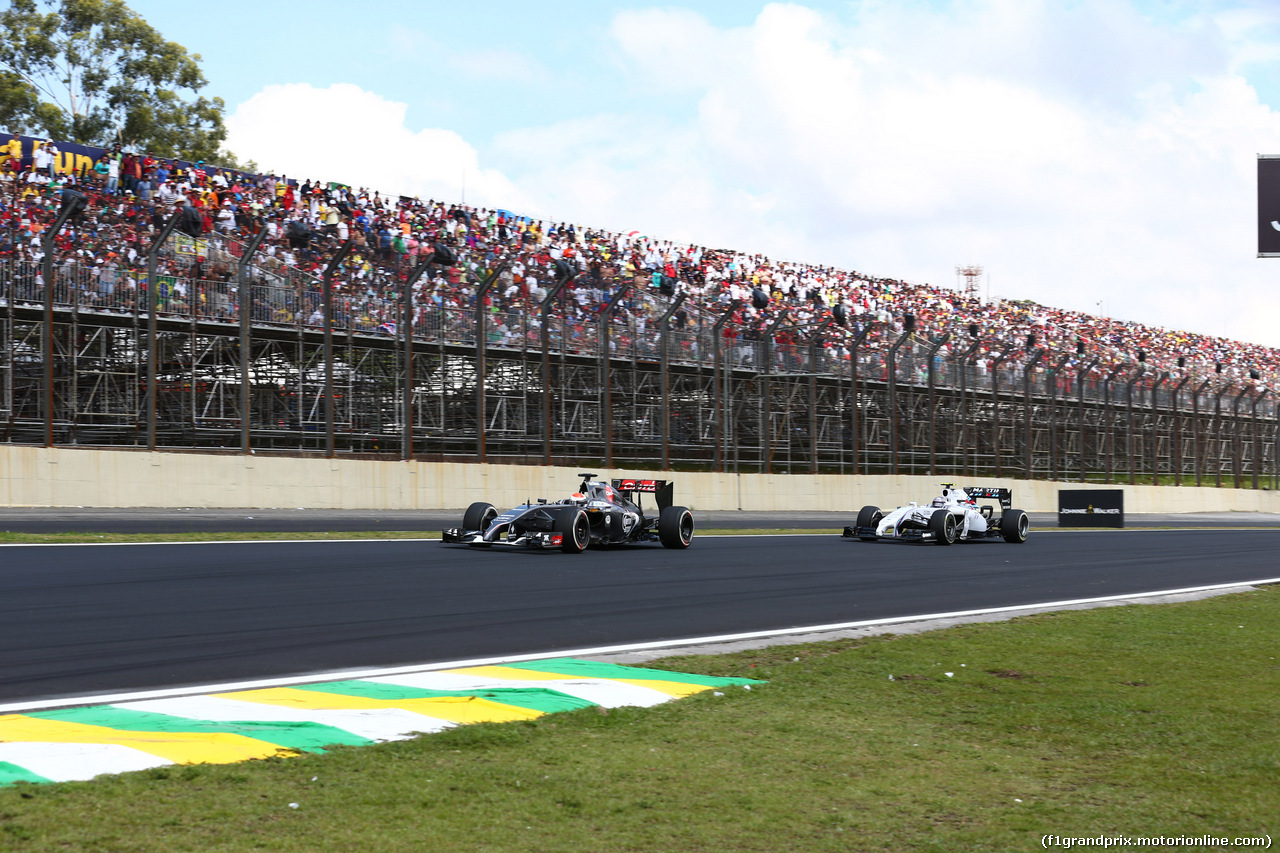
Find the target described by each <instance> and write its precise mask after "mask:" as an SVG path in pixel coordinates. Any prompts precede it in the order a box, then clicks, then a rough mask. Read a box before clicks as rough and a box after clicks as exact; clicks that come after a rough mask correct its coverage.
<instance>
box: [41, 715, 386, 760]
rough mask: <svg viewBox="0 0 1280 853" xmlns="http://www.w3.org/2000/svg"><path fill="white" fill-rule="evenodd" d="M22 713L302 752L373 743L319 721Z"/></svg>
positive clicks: (70, 721) (124, 728)
mask: <svg viewBox="0 0 1280 853" xmlns="http://www.w3.org/2000/svg"><path fill="white" fill-rule="evenodd" d="M24 716H28V717H39V718H40V719H44V720H57V721H58V722H63V723H79V724H81V725H85V726H100V727H102V728H104V729H114V730H116V731H125V732H191V733H206V732H207V733H211V734H234V735H243V736H244V737H248V738H253V739H254V740H260V741H262V742H264V743H270V744H275V745H276V746H280V747H284V748H285V749H296V750H300V751H302V752H323V749H322V747H326V746H330V745H332V744H344V745H349V746H364V745H366V744H371V743H374V741H372V740H369V739H368V738H363V737H360V736H359V735H353V734H352V733H351V732H348V731H343V730H342V729H339V728H334V727H333V726H326V725H323V724H321V723H306V722H292V721H279V720H261V721H258V720H238V721H235V722H213V721H210V720H194V719H191V718H189V717H174V716H170V715H169V714H154V713H151V712H150V711H133V710H129V709H125V708H116V707H113V706H111V705H96V706H93V707H89V708H60V709H57V710H54V711H33V712H32V713H30V714H26V715H24Z"/></svg>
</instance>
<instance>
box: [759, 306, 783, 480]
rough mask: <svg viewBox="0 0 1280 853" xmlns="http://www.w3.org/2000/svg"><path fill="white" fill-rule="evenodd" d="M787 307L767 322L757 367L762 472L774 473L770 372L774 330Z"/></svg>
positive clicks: (781, 319) (780, 322)
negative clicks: (759, 388)
mask: <svg viewBox="0 0 1280 853" xmlns="http://www.w3.org/2000/svg"><path fill="white" fill-rule="evenodd" d="M786 316H787V309H786V308H783V309H782V310H781V311H779V312H778V313H777V315H776V316H775V317H774V318H773V321H772V322H769V323H766V324H765V326H764V329H763V334H762V335H761V336H760V349H761V352H760V364H759V365H758V367H757V370H758V373H759V376H760V385H761V390H760V442H761V445H760V473H762V474H772V473H773V422H772V421H771V420H770V418H769V398H770V388H769V373H770V371H771V370H772V369H773V336H774V330H775V329H777V328H778V326H780V325H781V324H782V321H783V320H785V319H786Z"/></svg>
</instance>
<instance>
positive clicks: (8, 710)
mask: <svg viewBox="0 0 1280 853" xmlns="http://www.w3.org/2000/svg"><path fill="white" fill-rule="evenodd" d="M1264 584H1280V577H1275V578H1259V579H1257V580H1247V581H1235V582H1233V583H1220V584H1210V585H1208V586H1187V587H1181V588H1179V589H1161V590H1153V591H1150V592H1132V593H1126V594H1123V595H1103V596H1098V597H1096V598H1069V599H1065V600H1063V601H1045V602H1039V603H1033V604H1014V605H1009V606H1006V607H983V608H979V609H977V610H953V611H950V612H947V613H924V614H920V615H917V616H894V617H890V618H888V619H866V620H862V621H859V622H836V623H832V624H829V625H806V626H805V627H803V628H780V629H775V630H771V631H747V632H744V633H741V634H717V635H714V636H710V637H688V638H685V639H680V640H658V641H656V642H649V643H628V644H625V645H618V646H596V647H594V648H585V649H565V650H563V651H546V652H538V653H536V654H525V655H505V656H502V657H489V658H472V659H469V660H455V661H446V662H443V663H431V664H415V665H412V666H398V667H387V668H382V669H353V670H341V671H337V672H320V673H313V674H311V675H294V676H289V677H285V678H266V679H259V680H257V681H235V682H227V683H222V684H206V685H202V686H199V687H179V688H170V689H165V690H143V691H138V692H133V693H104V694H100V695H96V696H92V695H91V696H77V697H73V698H66V699H46V700H43V701H39V700H37V701H34V702H14V703H10V704H7V705H0V714H20V713H23V712H24V711H36V710H44V709H47V708H69V707H74V706H77V705H114V704H118V703H120V702H140V701H143V700H147V699H168V698H172V697H176V696H196V695H203V694H207V693H231V692H234V691H236V690H258V689H261V688H264V687H283V686H288V685H293V684H315V683H319V682H324V681H344V680H348V679H362V678H385V677H387V676H393V675H405V674H409V673H415V672H434V671H437V670H442V669H461V668H464V667H472V666H498V665H501V664H504V663H517V662H520V661H530V660H554V659H556V658H576V657H589V656H592V655H605V654H617V653H619V652H638V651H646V650H649V649H666V648H676V647H678V646H700V645H706V644H710V643H729V642H736V641H738V640H755V639H760V638H763V637H787V636H791V635H794V634H813V633H818V632H822V631H843V630H848V629H852V628H871V627H875V626H878V625H901V624H903V623H904V622H924V621H927V620H933V619H958V618H963V617H966V616H983V615H987V614H991V613H1013V612H1016V611H1019V610H1052V609H1056V608H1064V607H1075V606H1078V605H1081V604H1102V603H1104V602H1107V601H1127V600H1132V599H1139V598H1155V597H1158V596H1162V595H1183V594H1187V593H1193V592H1213V591H1216V590H1223V589H1240V588H1244V587H1250V586H1260V585H1264Z"/></svg>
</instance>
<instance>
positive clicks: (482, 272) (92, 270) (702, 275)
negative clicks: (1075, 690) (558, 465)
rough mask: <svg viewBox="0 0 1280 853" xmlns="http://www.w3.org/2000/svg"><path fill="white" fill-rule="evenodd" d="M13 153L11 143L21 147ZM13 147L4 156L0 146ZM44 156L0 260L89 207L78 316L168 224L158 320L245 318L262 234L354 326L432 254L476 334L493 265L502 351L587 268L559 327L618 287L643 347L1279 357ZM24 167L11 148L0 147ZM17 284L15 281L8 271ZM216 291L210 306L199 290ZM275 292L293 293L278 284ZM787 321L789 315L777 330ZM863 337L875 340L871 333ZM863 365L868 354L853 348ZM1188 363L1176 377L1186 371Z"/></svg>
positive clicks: (162, 165) (852, 277)
mask: <svg viewBox="0 0 1280 853" xmlns="http://www.w3.org/2000/svg"><path fill="white" fill-rule="evenodd" d="M15 139H16V137H15ZM11 145H12V143H11ZM51 148H53V144H52V143H47V144H46V145H44V146H40V147H39V148H38V149H37V150H36V151H35V152H33V153H32V155H31V156H30V157H28V158H27V159H26V160H25V161H23V160H21V159H20V158H19V157H15V156H13V155H12V153H10V156H8V157H7V159H6V161H5V164H4V169H3V170H2V171H0V179H2V180H3V185H2V186H0V257H2V258H3V259H6V260H9V261H12V262H14V264H13V269H15V270H29V271H30V273H29V280H30V281H31V282H35V284H34V286H33V287H29V288H28V290H31V291H32V292H34V291H35V290H38V289H39V287H40V286H42V281H41V280H40V273H39V269H40V263H41V261H42V260H43V247H42V240H41V234H42V232H43V230H44V229H45V228H46V227H48V226H49V225H50V224H51V223H52V221H53V220H54V218H55V216H56V215H57V212H58V209H59V207H60V205H61V204H62V203H63V201H64V200H65V199H66V198H67V194H68V191H70V192H73V193H80V194H83V196H84V197H85V199H86V200H87V207H86V209H85V210H84V212H83V213H82V214H80V215H78V216H77V217H76V219H75V220H74V221H73V222H71V223H70V224H69V226H68V227H66V228H64V230H63V231H62V232H61V233H60V234H59V235H57V238H56V241H55V249H54V251H55V261H56V266H57V268H58V270H59V271H60V274H62V275H64V276H66V277H68V278H73V277H76V276H78V279H77V280H78V281H80V282H81V284H80V285H78V287H79V288H80V289H81V290H82V292H83V293H84V294H86V300H87V303H86V304H87V305H88V307H100V308H106V309H110V308H122V309H129V308H131V307H133V306H135V305H136V304H137V303H136V300H137V299H138V294H140V293H141V292H143V290H144V289H145V286H146V285H145V281H146V278H145V266H146V252H147V249H148V247H149V246H150V245H151V240H152V237H153V236H154V235H155V234H156V233H157V232H158V230H159V229H160V228H161V227H163V225H164V223H165V222H166V221H167V219H168V218H169V217H170V216H172V215H173V214H174V213H175V212H181V213H182V218H181V220H180V224H179V230H181V231H183V232H184V233H185V235H186V237H187V238H188V240H189V241H190V242H189V243H188V244H187V251H186V252H176V253H168V254H166V255H165V257H164V259H163V261H162V264H161V268H160V274H161V276H163V280H164V282H165V285H164V289H163V291H162V294H163V296H164V299H165V303H164V304H165V307H166V309H167V310H170V311H173V312H178V313H180V312H182V311H183V310H190V311H194V310H197V308H198V309H199V310H201V311H203V312H206V313H214V314H217V313H221V314H224V315H225V316H227V317H228V318H231V317H234V316H235V312H236V311H237V310H238V299H239V297H238V293H237V289H236V287H235V281H234V279H235V259H236V257H237V256H238V253H239V251H240V247H241V246H242V245H243V244H244V243H245V242H247V241H248V240H249V239H250V238H251V237H252V236H253V235H255V234H256V233H257V232H258V231H260V230H261V229H265V230H266V232H267V233H266V237H265V239H264V242H263V246H262V249H261V251H260V255H259V256H255V257H256V258H257V260H256V261H255V265H254V268H253V273H254V275H255V277H256V280H257V281H259V282H260V283H262V282H268V281H271V282H288V283H289V284H288V287H295V286H299V283H302V284H301V285H300V286H301V287H302V288H303V289H304V290H307V289H309V292H313V293H315V292H318V277H319V276H320V275H321V273H322V272H323V271H324V269H325V267H326V265H327V264H328V263H329V260H330V259H331V258H332V257H333V255H334V252H335V251H336V250H337V248H338V247H339V246H340V245H342V244H343V243H345V242H346V241H347V240H348V239H350V240H351V242H352V243H353V251H352V253H351V254H350V256H349V257H348V258H347V260H346V261H345V262H344V263H343V264H342V265H341V267H340V268H339V270H338V272H337V275H336V277H335V296H336V297H337V298H338V299H339V300H340V302H341V304H342V305H343V306H344V308H343V311H344V317H346V318H347V319H348V320H349V321H350V319H351V318H353V317H356V316H358V317H359V318H360V323H359V327H360V328H362V329H369V330H379V329H380V330H382V331H383V332H384V333H394V330H395V328H396V322H397V320H398V319H399V317H400V314H399V312H400V308H399V305H400V297H401V294H402V293H403V290H404V288H405V286H406V281H407V278H408V276H409V274H410V271H411V270H413V269H414V268H415V267H416V266H417V265H418V263H419V261H421V260H424V259H426V258H428V257H432V256H433V253H435V252H436V250H437V247H445V249H446V250H447V253H442V254H441V255H440V257H445V256H446V254H447V256H449V257H450V259H451V261H452V263H451V264H448V265H443V264H437V265H433V267H432V268H431V274H430V275H427V276H423V277H422V278H420V279H419V280H418V283H417V285H416V288H415V304H416V305H417V306H418V312H419V313H418V315H417V316H416V318H415V324H418V323H426V322H427V320H428V317H429V315H432V313H433V312H434V314H435V315H436V316H439V315H440V313H441V312H443V313H444V314H446V315H447V314H449V312H453V314H454V315H455V316H457V317H459V318H462V319H460V320H459V322H474V321H473V320H472V319H470V318H472V317H473V316H474V308H475V305H474V302H475V294H476V282H477V280H479V279H482V278H484V277H486V276H487V275H488V274H489V273H490V271H493V270H501V272H500V273H499V277H498V279H497V282H496V285H495V286H494V287H492V288H491V289H490V290H489V291H488V292H487V294H486V295H485V297H484V298H485V301H486V304H485V305H484V306H483V307H484V309H485V311H486V312H488V314H487V316H488V318H489V321H488V323H487V325H486V331H485V334H486V335H488V336H489V340H490V341H491V342H493V343H495V344H498V345H529V344H530V343H531V342H534V341H536V340H537V334H538V324H539V322H540V316H541V314H540V312H539V310H538V307H539V306H540V305H541V303H542V302H543V300H544V299H545V298H546V296H547V292H548V287H549V286H551V284H552V282H553V281H554V279H555V272H556V269H557V265H558V264H559V265H560V267H561V268H566V267H565V265H567V268H568V269H571V270H573V271H575V272H576V273H578V275H577V277H576V278H574V279H573V281H572V282H571V283H570V284H569V285H568V286H566V287H565V288H564V289H563V290H562V291H561V293H560V295H559V301H558V303H557V305H556V310H555V313H556V316H557V317H559V318H561V322H563V327H564V328H565V329H570V328H571V329H574V330H576V334H578V335H582V336H592V335H594V334H595V330H596V328H597V326H596V321H597V319H598V317H599V315H600V312H601V311H602V310H603V308H604V306H605V305H606V304H608V303H609V302H610V300H611V299H612V298H613V296H614V295H615V294H617V292H618V288H619V287H621V286H623V285H624V284H625V285H628V286H629V289H628V292H627V293H626V294H625V295H624V296H622V297H621V298H620V300H619V301H617V303H616V304H615V306H614V309H613V312H614V313H613V315H612V316H611V317H610V318H609V319H610V322H612V323H615V324H617V325H618V326H619V327H625V329H626V330H628V332H629V333H630V334H632V335H639V336H644V335H646V334H648V335H652V334H653V333H654V331H655V330H656V326H657V320H658V317H659V315H660V313H661V312H662V311H663V310H664V307H665V305H666V304H668V300H669V299H670V298H672V297H673V296H674V295H675V294H678V293H683V294H685V302H684V303H683V306H682V309H681V310H680V312H679V313H678V314H677V315H676V317H675V325H676V327H677V328H680V329H689V328H708V327H709V326H710V324H712V323H714V322H715V321H716V320H717V319H719V318H720V317H721V316H722V315H723V314H724V312H725V311H727V310H729V309H730V307H731V306H735V305H736V308H734V310H733V314H732V316H731V317H730V319H729V320H728V321H727V322H725V323H724V324H723V325H722V329H723V334H724V335H725V336H726V338H727V339H728V342H729V343H730V344H731V345H733V344H734V343H740V342H741V341H744V340H752V339H754V340H758V339H759V338H760V336H761V335H762V334H764V330H765V329H768V328H771V327H772V329H773V331H774V333H775V334H778V335H779V336H780V337H779V340H780V341H783V342H786V343H789V344H791V345H793V346H794V345H796V344H797V342H799V341H807V340H809V335H811V334H813V333H814V332H815V331H817V327H818V325H819V324H822V323H823V322H824V321H825V322H826V326H825V328H823V329H822V330H821V332H820V333H819V339H818V341H819V343H818V345H819V346H820V347H821V348H822V350H823V352H824V353H825V354H826V355H827V356H828V357H829V358H830V359H832V360H835V361H838V360H840V359H847V358H848V357H849V352H850V348H851V344H852V342H853V340H854V339H855V337H856V336H857V335H858V334H859V333H860V332H863V331H864V330H866V331H867V334H866V335H865V336H864V337H863V343H862V347H864V348H866V349H867V350H868V351H874V350H876V349H880V350H883V349H884V348H886V347H887V346H888V345H889V343H890V342H891V341H895V340H897V339H898V337H899V336H900V335H901V334H903V333H904V331H911V330H914V332H915V335H916V339H917V340H918V342H919V345H920V346H921V347H922V348H923V347H928V346H931V345H932V344H933V343H936V342H937V341H938V340H940V338H941V336H943V335H949V336H950V337H949V339H948V341H947V342H946V343H945V344H944V345H943V346H942V347H941V349H940V352H941V354H942V355H943V356H946V355H948V354H951V353H957V352H960V351H961V350H964V349H967V348H968V347H969V345H970V343H971V342H972V341H975V340H976V341H980V344H979V348H978V350H977V356H978V359H979V362H980V363H981V362H983V361H984V360H985V362H986V363H987V364H990V362H992V361H993V360H994V359H995V358H996V357H997V354H998V353H1000V352H1002V351H1003V350H1005V349H1006V348H1009V349H1010V350H1011V351H1010V352H1009V357H1010V358H1011V359H1012V360H1013V361H1014V362H1017V361H1019V360H1023V359H1026V358H1028V357H1029V356H1030V353H1031V352H1032V351H1034V350H1037V349H1045V350H1047V358H1046V359H1045V361H1046V362H1048V363H1056V362H1057V361H1058V359H1059V358H1061V357H1063V356H1068V357H1069V361H1068V365H1069V366H1075V365H1076V364H1078V363H1081V362H1088V361H1092V360H1094V359H1097V360H1099V363H1100V365H1101V366H1102V367H1103V368H1107V367H1111V366H1117V365H1121V364H1131V365H1134V366H1136V365H1137V364H1138V363H1139V362H1142V363H1144V365H1145V366H1146V367H1147V368H1148V369H1149V370H1151V371H1152V372H1159V371H1169V372H1171V373H1172V374H1174V375H1175V376H1179V375H1183V374H1185V373H1190V374H1194V375H1209V374H1221V375H1222V378H1223V380H1224V381H1226V380H1231V381H1239V382H1252V383H1253V384H1255V385H1257V386H1258V387H1263V386H1265V385H1267V384H1271V383H1274V381H1275V378H1276V376H1277V375H1278V374H1280V350H1277V349H1274V348H1271V347H1265V346H1261V345H1256V344H1249V343H1244V342H1240V341H1232V340H1227V339H1223V338H1218V337H1211V336H1208V335H1203V334H1197V333H1194V332H1187V331H1172V330H1167V329H1162V328H1158V327H1154V326H1148V325H1144V324H1141V323H1136V322H1132V321H1121V320H1116V319H1112V318H1107V317H1101V316H1094V315H1090V314H1086V313H1082V312H1078V311H1067V310H1063V309H1058V308H1052V307H1047V306H1043V305H1038V304H1036V303H1033V302H1030V301H1011V300H993V301H984V300H981V299H978V298H975V297H974V296H972V295H970V294H968V293H966V292H965V291H964V290H963V289H958V288H950V287H939V286H931V285H926V284H913V283H907V282H904V281H900V280H897V279H892V278H880V277H874V276H870V275H866V274H863V273H859V272H856V271H853V270H844V269H837V268H835V267H831V266H822V265H815V264H803V263H794V262H786V261H778V260H774V259H770V258H767V257H764V256H762V255H759V254H752V253H748V252H741V251H736V250H725V249H711V248H708V247H704V246H698V245H691V244H683V243H676V242H672V241H669V240H661V239H656V238H651V237H648V236H645V235H642V234H638V233H635V232H631V233H617V232H608V231H603V230H599V229H594V228H588V227H583V226H580V225H575V224H571V223H565V222H552V221H547V220H540V219H536V218H530V217H525V216H519V215H516V214H513V213H511V212H509V211H506V210H500V209H489V208H484V207H475V206H467V205H463V204H450V203H446V202H441V201H435V200H427V201H421V200H419V199H416V198H408V197H404V196H396V197H391V196H384V195H382V194H380V193H379V192H376V191H371V190H367V189H363V188H352V187H348V186H345V185H341V184H338V183H330V182H320V181H316V180H312V179H305V180H301V181H298V180H293V179H290V178H289V177H288V176H285V175H270V174H246V173H241V172H236V171H232V170H227V169H221V168H218V167H215V166H207V165H206V164H204V163H203V162H196V163H193V164H181V163H177V162H175V161H173V160H168V159H165V158H156V157H151V156H149V155H147V154H145V153H140V152H136V151H130V150H128V149H127V148H125V149H123V150H122V149H121V148H120V147H116V148H115V149H113V150H110V151H108V152H106V153H105V154H104V155H103V156H102V157H101V158H99V160H98V161H97V162H96V163H95V164H94V166H93V168H92V169H82V170H81V171H80V172H79V173H70V174H67V173H62V172H60V171H59V170H58V169H57V165H56V164H57V163H58V158H57V156H56V149H54V150H53V151H52V152H51V151H50V149H51ZM6 151H10V152H12V151H16V152H17V153H18V154H19V155H20V154H21V147H20V145H19V146H18V147H17V148H16V149H13V148H9V149H6V148H3V147H0V155H4V154H5V153H6ZM19 277H20V276H19ZM206 288H207V292H206ZM281 288H282V289H284V288H285V285H283V284H282V285H281ZM264 311H265V313H263V312H255V314H254V316H255V318H260V319H267V320H271V321H279V322H299V323H304V324H306V323H310V324H313V325H315V324H318V323H319V322H321V315H320V314H319V306H318V304H317V303H316V302H315V300H311V301H308V300H305V299H284V300H283V301H282V302H281V304H275V305H270V306H266V308H265V309H264ZM784 312H785V316H784ZM868 327H870V328H869V329H868ZM860 351H861V350H860ZM1180 360H1181V363H1180Z"/></svg>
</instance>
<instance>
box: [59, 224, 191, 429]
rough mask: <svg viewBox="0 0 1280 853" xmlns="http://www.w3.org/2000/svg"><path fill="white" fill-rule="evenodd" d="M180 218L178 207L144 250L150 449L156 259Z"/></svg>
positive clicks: (155, 401) (154, 404)
mask: <svg viewBox="0 0 1280 853" xmlns="http://www.w3.org/2000/svg"><path fill="white" fill-rule="evenodd" d="M181 218H182V211H181V210H179V211H178V212H177V213H175V214H174V215H173V216H171V217H169V221H168V222H166V223H165V224H164V227H163V228H161V229H160V233H159V234H158V235H157V236H156V239H154V240H152V241H151V246H150V248H148V249H147V450H152V451H154V450H155V449H156V420H157V418H158V416H159V412H158V409H159V398H158V396H157V394H156V373H157V372H158V365H159V360H158V354H157V353H156V347H157V338H158V334H157V328H156V314H157V313H158V312H159V310H160V288H159V287H157V286H156V258H157V257H159V255H160V250H161V249H162V248H164V243H165V241H166V240H168V239H169V235H170V234H172V233H173V229H175V228H177V227H178V220H179V219H181ZM50 286H52V282H50Z"/></svg>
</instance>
